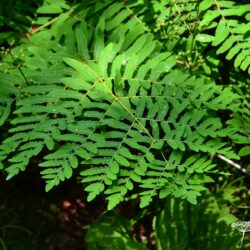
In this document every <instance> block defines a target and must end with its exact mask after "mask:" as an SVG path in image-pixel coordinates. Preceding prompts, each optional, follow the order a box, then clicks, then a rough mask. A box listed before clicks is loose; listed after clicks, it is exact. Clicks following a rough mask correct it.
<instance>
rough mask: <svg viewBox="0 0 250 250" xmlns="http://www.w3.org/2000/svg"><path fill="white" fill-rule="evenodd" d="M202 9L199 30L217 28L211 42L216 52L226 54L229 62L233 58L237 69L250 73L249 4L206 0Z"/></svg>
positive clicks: (201, 5) (202, 3) (202, 4)
mask: <svg viewBox="0 0 250 250" xmlns="http://www.w3.org/2000/svg"><path fill="white" fill-rule="evenodd" d="M199 8H200V11H201V13H202V14H201V16H202V20H201V22H200V27H201V28H202V29H208V30H210V29H212V28H216V29H215V36H214V37H213V36H211V40H209V41H208V42H212V45H213V46H216V47H217V49H216V50H217V52H216V53H217V54H222V53H226V59H228V60H231V59H233V60H234V66H235V67H236V68H237V67H239V68H240V69H242V70H248V73H250V67H249V66H250V36H249V34H250V26H249V21H250V14H249V11H250V4H244V3H236V1H222V0H203V1H202V2H201V3H200V5H199ZM218 18H219V21H218ZM204 36H207V35H204Z"/></svg>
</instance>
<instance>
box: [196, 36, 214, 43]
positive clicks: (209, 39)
mask: <svg viewBox="0 0 250 250" xmlns="http://www.w3.org/2000/svg"><path fill="white" fill-rule="evenodd" d="M195 40H196V41H198V42H202V43H211V42H213V41H214V36H211V35H208V34H198V35H197V36H196V37H195Z"/></svg>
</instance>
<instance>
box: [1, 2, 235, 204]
mask: <svg viewBox="0 0 250 250" xmlns="http://www.w3.org/2000/svg"><path fill="white" fill-rule="evenodd" d="M74 11H75V12H74V14H72V13H71V12H69V13H64V14H62V15H60V16H58V18H57V19H56V20H55V21H54V22H53V24H52V25H51V29H50V30H46V29H45V30H44V31H41V32H38V33H37V34H34V35H33V37H31V39H30V43H27V44H25V45H24V46H23V47H21V48H17V49H16V53H17V54H18V53H21V51H25V53H26V56H25V60H24V62H23V71H24V72H25V74H26V76H27V79H28V80H29V81H28V82H27V83H26V86H23V87H22V88H21V89H20V90H19V95H18V96H17V99H16V103H15V105H16V107H15V111H14V114H15V118H14V119H13V120H12V121H11V122H12V128H11V129H10V133H12V135H11V136H9V137H8V138H7V139H5V140H4V141H3V143H2V144H1V146H0V150H1V151H0V157H1V158H0V159H1V162H6V161H9V162H10V165H9V166H8V167H6V168H5V171H6V172H7V173H8V177H7V179H10V178H12V177H13V176H15V175H17V174H18V173H19V172H20V171H24V170H25V168H26V167H27V165H28V163H29V161H30V159H31V158H32V157H38V155H39V154H40V153H41V152H46V155H45V156H44V158H43V160H41V162H40V164H39V166H40V167H41V168H42V170H41V175H42V178H44V179H45V180H46V190H47V191H49V190H50V189H51V188H53V187H54V186H56V185H58V184H59V183H60V182H61V181H64V180H65V179H69V178H71V177H72V175H73V174H75V173H79V172H80V174H81V179H82V182H83V183H86V184H85V190H86V191H87V192H88V193H89V195H88V200H89V201H90V200H93V199H94V198H95V197H96V196H97V195H99V194H101V193H104V194H105V195H106V196H107V199H108V201H109V205H108V208H109V209H112V208H113V207H114V206H116V205H117V204H118V203H120V202H121V201H122V200H124V197H126V195H128V194H129V192H130V191H132V190H137V189H138V190H139V191H138V193H139V194H140V195H141V206H142V207H143V206H145V205H147V204H149V203H150V201H151V200H152V197H154V196H156V195H160V197H161V198H163V197H166V196H167V195H169V194H172V195H174V196H175V197H181V198H184V199H187V200H188V201H189V202H191V203H193V204H195V203H196V198H197V197H198V196H199V195H200V192H201V191H202V190H203V189H204V188H203V184H204V183H206V182H210V181H211V178H210V177H209V174H210V173H214V172H216V170H215V169H214V167H215V165H214V164H213V163H212V162H211V161H210V160H209V157H210V156H211V155H213V154H222V155H225V156H226V157H229V158H235V159H237V158H238V156H237V155H236V154H235V153H234V152H233V151H232V150H231V148H230V147H228V146H227V143H226V140H225V139H224V138H225V137H228V134H229V133H234V130H233V129H231V128H226V127H224V125H223V124H222V122H221V120H220V119H219V118H218V116H217V114H216V112H217V111H220V110H228V111H229V112H232V111H237V110H238V109H239V103H238V102H237V100H238V98H239V96H238V95H237V94H234V93H233V92H232V91H231V89H230V88H223V87H222V86H216V85H215V84H214V83H211V82H210V81H207V80H204V79H203V78H196V77H192V76H190V75H189V74H187V73H184V72H182V71H180V70H175V69H173V68H174V67H175V65H176V61H175V57H174V56H173V55H172V54H171V53H170V52H161V50H160V49H161V47H160V46H159V43H158V42H156V41H155V40H154V37H153V35H152V34H151V33H150V32H149V30H148V29H147V27H146V25H145V24H144V23H143V22H142V21H141V20H140V19H138V18H137V17H135V16H133V13H132V14H131V11H130V10H129V9H128V8H127V6H126V5H124V4H122V3H118V2H115V3H113V2H111V1H107V2H105V3H101V2H98V3H96V5H94V8H93V7H92V6H91V7H89V8H85V9H82V8H81V5H79V9H76V10H74ZM99 11H102V15H101V17H100V18H98V19H97V18H96V16H97V15H98V13H99ZM72 15H73V16H72ZM87 21H88V22H87ZM63 27H64V28H65V29H64V28H63ZM69 27H71V31H70V30H69V29H70V28H69ZM117 34H119V36H118V35H117ZM42 37H48V43H46V44H45V45H42V44H41V38H42ZM6 60H8V58H7V59H6ZM36 60H38V61H39V63H37V61H36ZM41 75H42V76H41ZM45 149H46V150H45ZM201 155H202V156H201ZM11 164H12V165H11Z"/></svg>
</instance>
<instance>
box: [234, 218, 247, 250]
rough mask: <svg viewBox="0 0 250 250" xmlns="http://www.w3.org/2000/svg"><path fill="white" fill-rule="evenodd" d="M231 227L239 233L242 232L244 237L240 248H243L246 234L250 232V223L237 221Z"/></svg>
mask: <svg viewBox="0 0 250 250" xmlns="http://www.w3.org/2000/svg"><path fill="white" fill-rule="evenodd" d="M231 226H232V228H235V229H237V230H238V231H240V232H242V237H241V240H240V247H241V246H242V242H243V239H244V236H245V233H246V232H250V221H236V222H234V223H233V224H232V225H231Z"/></svg>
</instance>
